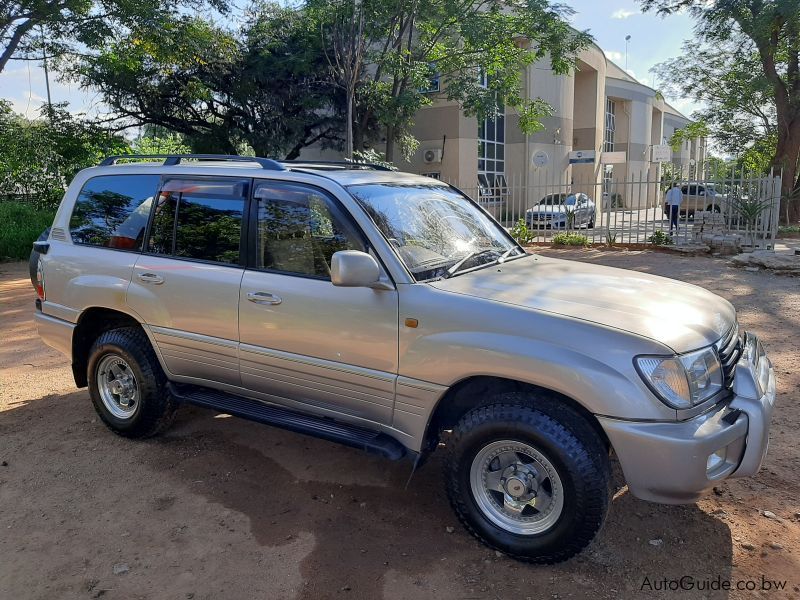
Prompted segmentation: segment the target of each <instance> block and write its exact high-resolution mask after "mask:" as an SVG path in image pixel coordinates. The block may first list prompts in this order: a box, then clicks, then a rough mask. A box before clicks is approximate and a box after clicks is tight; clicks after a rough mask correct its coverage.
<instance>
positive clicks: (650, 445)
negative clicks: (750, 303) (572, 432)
mask: <svg viewBox="0 0 800 600" xmlns="http://www.w3.org/2000/svg"><path fill="white" fill-rule="evenodd" d="M761 360H764V361H767V364H768V368H769V380H768V383H767V385H766V386H765V390H764V392H763V394H761V395H760V396H759V391H757V390H759V386H758V384H757V375H756V373H757V371H756V365H754V364H753V363H752V362H751V360H750V359H749V358H748V357H747V356H744V355H743V356H742V358H741V359H740V360H739V362H738V363H737V364H736V372H735V376H734V387H733V397H732V399H731V400H730V401H728V402H727V403H725V404H722V405H717V406H716V407H714V408H713V409H711V410H710V411H708V412H706V413H703V414H702V415H699V416H697V417H694V418H692V419H689V420H686V421H678V422H668V423H664V422H657V423H654V422H632V421H623V420H619V419H611V418H607V417H600V419H599V420H600V423H601V425H602V426H603V429H604V430H605V432H606V434H607V435H608V438H609V440H610V441H611V445H612V446H613V448H614V451H615V452H616V454H617V457H618V458H619V462H620V466H621V467H622V471H623V473H624V474H625V479H626V482H627V484H628V489H629V490H630V492H631V493H632V494H633V495H634V496H636V497H638V498H641V499H643V500H650V501H653V502H663V503H667V504H683V503H687V502H694V501H695V500H697V499H698V498H700V497H701V496H702V495H703V493H704V492H705V491H706V490H708V489H709V488H710V487H712V486H713V485H714V484H715V483H717V482H719V481H720V480H722V479H725V478H727V477H747V476H750V475H754V474H755V473H756V472H757V471H758V470H759V468H760V467H761V463H762V462H763V460H764V457H765V456H766V453H767V446H768V445H769V423H770V418H771V416H772V411H773V409H774V407H775V372H774V370H773V368H772V363H770V362H769V358H767V357H766V356H763V357H762V358H761Z"/></svg>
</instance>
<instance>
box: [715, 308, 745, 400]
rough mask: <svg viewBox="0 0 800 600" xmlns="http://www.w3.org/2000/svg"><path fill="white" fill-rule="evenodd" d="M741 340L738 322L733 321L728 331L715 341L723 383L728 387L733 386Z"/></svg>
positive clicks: (740, 353)
mask: <svg viewBox="0 0 800 600" xmlns="http://www.w3.org/2000/svg"><path fill="white" fill-rule="evenodd" d="M742 350H743V347H742V340H741V339H740V338H739V324H738V323H734V325H733V327H731V329H730V331H728V333H727V334H725V335H724V336H722V339H720V341H719V342H717V353H718V354H719V360H720V362H721V363H722V374H723V385H724V386H725V387H728V388H730V387H731V386H733V372H734V369H735V368H736V363H737V362H738V361H739V357H740V356H741V355H742Z"/></svg>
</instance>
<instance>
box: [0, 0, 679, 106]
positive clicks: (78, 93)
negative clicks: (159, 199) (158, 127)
mask: <svg viewBox="0 0 800 600" xmlns="http://www.w3.org/2000/svg"><path fill="white" fill-rule="evenodd" d="M562 2H563V3H565V4H568V5H569V6H571V7H572V8H574V9H575V11H576V14H575V15H574V16H573V17H572V24H573V25H574V26H575V27H576V28H577V29H588V30H589V32H590V33H591V34H592V36H594V38H595V41H596V42H597V44H598V45H599V46H600V47H601V48H603V50H605V52H606V54H607V56H608V57H609V58H610V59H611V60H613V61H614V62H616V63H617V64H618V65H620V66H621V67H624V66H625V36H626V35H630V36H631V39H630V42H629V44H628V70H629V71H630V72H631V74H632V75H633V76H634V77H636V78H637V79H639V80H640V81H641V82H642V83H645V84H647V85H652V81H653V79H652V74H650V73H649V69H650V68H651V67H652V66H653V65H655V64H657V63H659V62H662V61H664V60H666V59H668V58H670V57H673V56H677V55H678V54H680V50H681V45H682V43H683V40H684V39H687V38H691V37H693V23H692V20H691V19H690V18H689V17H688V16H686V15H674V16H670V17H668V18H667V19H662V18H660V17H657V16H656V15H654V14H652V13H648V14H642V13H641V12H640V10H639V6H638V4H637V3H636V2H634V1H633V0H562ZM50 83H51V85H50V88H51V95H52V98H53V102H64V101H67V102H69V104H70V107H69V109H70V111H72V112H79V113H87V114H89V115H92V116H96V115H98V114H102V113H103V105H102V102H101V101H100V98H99V96H98V94H97V93H96V92H93V91H91V90H88V91H87V90H81V89H80V88H79V87H78V86H77V85H75V84H74V83H73V84H70V83H68V82H67V83H62V82H58V81H55V78H54V77H53V76H52V74H51V80H50ZM45 97H46V90H45V80H44V72H43V70H42V68H41V65H40V64H38V63H34V62H23V61H11V62H10V63H9V64H8V66H7V67H6V70H5V71H4V72H3V73H0V98H5V99H6V100H10V101H11V103H12V105H13V108H14V110H15V111H17V112H20V113H23V114H27V115H28V116H31V117H32V116H35V115H36V114H37V110H38V108H39V107H40V106H41V104H42V103H43V102H44V101H45ZM669 100H670V103H671V104H672V105H673V106H674V107H675V108H677V109H678V110H681V111H683V112H684V113H686V114H687V115H688V114H690V113H691V111H692V110H693V108H694V104H693V103H692V102H690V101H686V100H682V99H673V98H670V99H669Z"/></svg>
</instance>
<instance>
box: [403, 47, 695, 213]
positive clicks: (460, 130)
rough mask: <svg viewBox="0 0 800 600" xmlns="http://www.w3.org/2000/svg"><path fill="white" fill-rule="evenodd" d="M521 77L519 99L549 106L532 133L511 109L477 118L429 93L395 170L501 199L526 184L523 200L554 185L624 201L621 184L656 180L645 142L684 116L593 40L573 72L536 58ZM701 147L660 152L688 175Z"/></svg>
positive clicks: (657, 140)
mask: <svg viewBox="0 0 800 600" xmlns="http://www.w3.org/2000/svg"><path fill="white" fill-rule="evenodd" d="M523 83H524V85H525V88H526V95H527V97H529V98H535V97H540V98H542V99H544V100H546V101H547V102H548V103H549V104H550V105H551V106H552V107H553V109H554V112H553V115H552V116H551V117H548V118H546V119H545V120H544V123H543V124H544V129H543V130H542V131H539V132H538V133H535V134H533V135H525V134H524V133H522V132H521V131H520V129H519V123H518V122H519V118H518V115H517V114H516V113H515V112H514V111H513V110H511V109H507V110H506V111H505V114H503V115H501V116H499V117H498V118H496V119H492V120H487V121H485V122H484V123H478V122H477V120H476V119H475V118H470V117H466V116H464V114H463V113H462V112H461V111H460V109H459V106H458V104H457V103H454V102H448V101H445V100H438V99H437V100H434V102H433V104H432V105H430V106H428V107H425V108H424V109H422V110H420V111H419V113H418V114H417V115H416V118H415V125H414V129H413V134H414V135H415V136H416V138H417V139H418V140H419V141H420V146H419V149H418V151H417V152H416V154H415V155H414V157H413V159H412V161H411V162H409V163H403V162H401V163H400V164H399V165H398V166H399V167H400V168H401V169H403V170H408V171H413V172H416V173H424V174H428V175H430V176H433V177H439V178H441V179H446V180H448V181H451V182H453V183H456V184H457V185H459V186H461V187H462V188H464V189H465V190H469V189H470V188H473V187H475V188H483V193H482V195H483V196H485V197H486V198H491V197H496V196H498V195H502V189H503V188H504V187H506V186H508V187H512V188H513V187H520V188H526V189H529V190H531V191H530V194H531V195H532V197H531V198H529V199H528V202H526V203H527V204H530V203H531V202H535V201H536V200H538V197H535V196H536V194H538V193H539V191H542V190H547V189H550V188H552V189H556V188H558V187H561V186H563V187H567V188H569V189H571V190H573V191H585V192H586V193H588V194H589V195H590V196H592V197H596V196H598V195H600V193H601V190H602V191H603V192H606V193H617V194H619V195H620V196H623V198H622V202H623V203H624V202H626V199H625V198H624V196H625V195H626V190H627V188H628V187H629V186H626V185H624V184H621V182H625V181H630V180H635V181H637V182H639V181H646V180H650V181H653V182H656V181H658V180H659V178H660V174H661V167H660V163H659V162H654V160H653V158H654V157H653V146H659V145H664V144H666V141H667V140H668V139H669V138H670V137H671V136H672V134H673V133H674V131H675V130H677V129H680V128H682V127H684V126H685V125H686V124H688V123H689V122H690V120H689V119H688V118H687V117H685V116H684V115H682V114H681V113H680V112H678V111H677V110H676V109H674V108H673V107H671V106H670V105H669V104H667V103H666V102H665V101H664V99H663V98H662V97H661V96H660V95H659V94H658V93H657V92H656V91H655V90H654V89H652V88H650V87H648V86H646V85H644V84H642V83H640V82H639V81H637V80H636V79H634V78H633V77H631V76H630V75H629V74H628V73H626V72H625V71H624V70H623V69H621V68H620V67H619V66H617V65H616V64H614V63H613V62H611V61H610V60H608V58H606V56H605V54H604V53H603V51H602V50H601V49H600V48H599V47H598V46H596V45H591V46H590V47H588V48H586V49H585V50H584V51H582V52H581V53H580V55H579V57H578V68H577V69H576V71H575V72H574V73H572V74H570V75H557V74H555V73H553V71H552V69H551V68H550V64H549V62H547V61H541V62H539V63H536V64H534V65H532V66H530V67H529V68H528V69H527V71H526V73H525V77H524V78H523ZM434 93H435V92H434ZM662 151H663V149H662ZM578 152H580V156H577V153H578ZM704 152H705V141H704V140H695V141H694V142H692V143H690V144H686V145H684V147H683V148H682V149H681V150H680V151H679V152H672V151H670V154H671V157H670V160H671V162H673V163H675V164H676V165H679V166H681V167H682V171H683V176H684V177H691V172H692V170H693V167H694V168H695V169H696V168H697V165H700V164H701V163H702V162H703V160H704V156H705V155H704ZM697 172H699V171H697ZM652 187H653V189H652V190H649V191H648V192H647V194H646V196H647V198H648V203H649V204H650V205H654V203H655V202H657V199H658V198H659V197H660V196H659V192H658V190H657V186H656V185H653V186H652ZM498 190H500V192H499V193H498Z"/></svg>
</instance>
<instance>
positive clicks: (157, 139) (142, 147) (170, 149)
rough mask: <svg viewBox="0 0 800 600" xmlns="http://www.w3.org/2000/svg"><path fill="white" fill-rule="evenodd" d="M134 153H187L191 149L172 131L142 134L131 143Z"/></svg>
mask: <svg viewBox="0 0 800 600" xmlns="http://www.w3.org/2000/svg"><path fill="white" fill-rule="evenodd" d="M131 151H132V152H133V153H134V154H188V153H190V152H191V151H192V149H191V148H190V147H189V146H188V145H187V144H186V143H185V142H184V140H183V138H182V137H181V136H179V135H177V134H174V133H161V134H159V135H143V136H141V137H138V138H136V139H135V140H134V141H133V144H131Z"/></svg>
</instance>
